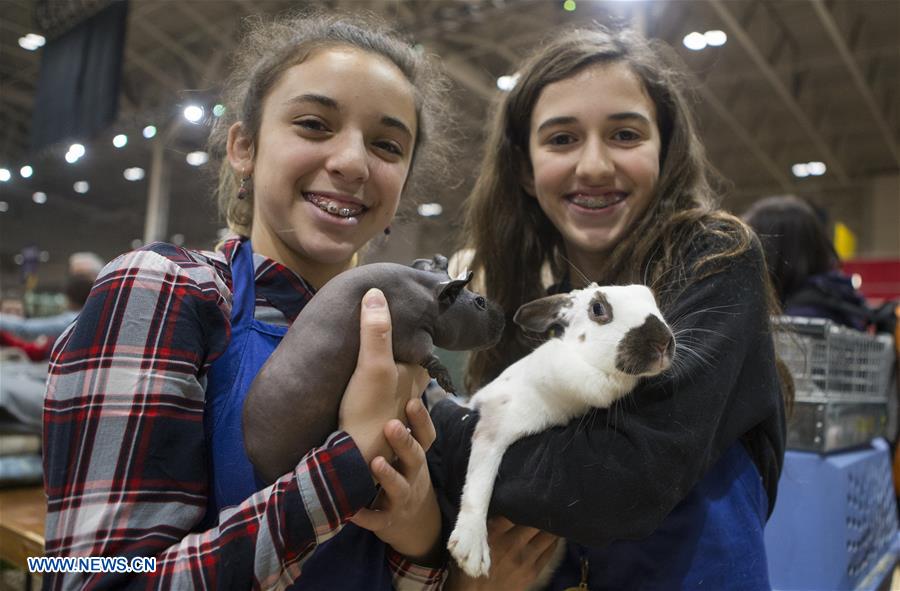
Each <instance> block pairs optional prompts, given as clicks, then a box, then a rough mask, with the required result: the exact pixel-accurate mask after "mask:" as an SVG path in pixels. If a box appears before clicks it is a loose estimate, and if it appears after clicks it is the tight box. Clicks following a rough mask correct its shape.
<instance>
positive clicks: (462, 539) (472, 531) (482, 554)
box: [447, 523, 491, 578]
mask: <svg viewBox="0 0 900 591" xmlns="http://www.w3.org/2000/svg"><path fill="white" fill-rule="evenodd" d="M447 549H448V550H449V551H450V555H451V556H453V558H454V560H456V563H457V564H458V565H459V566H460V568H462V569H463V571H465V573H466V574H467V575H469V576H470V577H474V578H477V577H484V576H487V574H488V572H489V571H490V570H491V548H490V546H488V542H487V528H486V526H485V525H482V526H481V527H480V528H479V527H478V526H477V525H476V526H466V525H465V524H462V523H457V525H456V527H455V528H454V530H453V533H452V534H450V541H449V542H448V543H447Z"/></svg>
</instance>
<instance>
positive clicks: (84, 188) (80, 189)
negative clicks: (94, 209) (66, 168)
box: [72, 181, 91, 195]
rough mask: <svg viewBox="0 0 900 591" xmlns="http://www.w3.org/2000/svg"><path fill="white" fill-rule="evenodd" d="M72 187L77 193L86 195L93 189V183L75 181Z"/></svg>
mask: <svg viewBox="0 0 900 591" xmlns="http://www.w3.org/2000/svg"><path fill="white" fill-rule="evenodd" d="M72 189H74V190H75V192H76V193H81V194H82V195H84V194H85V193H87V192H88V191H90V190H91V185H90V184H88V182H87V181H75V184H74V185H72Z"/></svg>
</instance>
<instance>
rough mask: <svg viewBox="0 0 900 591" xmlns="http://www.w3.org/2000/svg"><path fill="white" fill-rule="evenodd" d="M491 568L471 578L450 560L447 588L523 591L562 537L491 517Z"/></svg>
mask: <svg viewBox="0 0 900 591" xmlns="http://www.w3.org/2000/svg"><path fill="white" fill-rule="evenodd" d="M487 527H488V543H489V544H490V547H491V572H490V575H488V576H487V577H478V578H477V579H476V578H472V577H470V576H468V575H467V574H466V573H464V572H463V571H462V569H460V568H459V567H458V566H456V565H455V564H453V563H451V566H450V578H449V579H448V581H447V587H446V589H447V590H448V591H520V590H522V589H528V588H530V586H531V585H533V584H534V582H535V581H536V580H537V578H538V575H540V574H541V571H542V570H543V569H544V567H545V566H546V565H547V563H548V562H549V561H550V559H551V558H552V557H553V552H554V550H555V549H556V547H557V545H558V544H559V538H558V537H557V536H554V535H553V534H550V533H547V532H545V531H541V530H539V529H535V528H533V527H527V526H524V525H516V524H514V523H513V522H512V521H510V520H508V519H506V518H505V517H493V518H491V519H490V520H488V526H487Z"/></svg>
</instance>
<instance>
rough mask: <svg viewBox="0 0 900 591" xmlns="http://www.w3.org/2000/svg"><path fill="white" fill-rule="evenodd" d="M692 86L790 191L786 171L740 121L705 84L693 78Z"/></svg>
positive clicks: (773, 176)
mask: <svg viewBox="0 0 900 591" xmlns="http://www.w3.org/2000/svg"><path fill="white" fill-rule="evenodd" d="M694 87H695V88H696V89H697V91H698V92H699V93H700V95H701V96H702V97H703V100H704V101H706V104H707V105H709V106H710V107H712V110H713V111H715V112H716V115H718V116H719V118H720V119H721V120H722V121H724V122H725V124H726V125H727V126H728V127H729V128H730V129H731V132H732V133H733V134H734V135H735V136H736V137H737V138H738V139H739V140H740V141H741V143H743V144H744V145H745V146H746V147H747V149H748V150H750V152H751V153H752V154H753V156H755V157H756V159H757V160H758V161H759V163H760V164H762V166H763V168H764V169H765V170H766V172H767V173H769V176H771V177H772V179H774V180H775V182H777V183H778V185H779V186H780V187H781V189H782V190H783V191H784V192H786V193H790V192H791V191H793V189H794V184H793V183H792V182H791V180H790V179H789V178H788V176H787V173H785V172H784V171H783V170H781V168H780V167H779V166H778V164H777V163H776V162H775V161H774V160H772V158H771V157H770V156H769V154H768V153H767V152H766V151H765V150H763V149H762V147H761V146H760V145H759V143H758V142H757V141H756V140H755V139H753V136H752V135H750V132H749V131H747V129H746V128H745V127H744V126H743V125H741V123H740V121H738V120H737V119H736V118H735V116H734V115H732V114H731V111H730V110H729V109H728V108H727V107H725V105H724V104H722V101H720V100H719V98H718V97H717V96H716V95H715V94H713V92H712V91H711V90H710V89H709V87H708V86H706V84H704V83H703V82H700V81H699V80H696V79H695V83H694Z"/></svg>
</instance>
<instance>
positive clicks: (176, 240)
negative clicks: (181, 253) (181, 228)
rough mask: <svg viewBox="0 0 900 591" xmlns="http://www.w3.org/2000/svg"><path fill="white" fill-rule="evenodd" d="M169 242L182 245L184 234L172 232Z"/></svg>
mask: <svg viewBox="0 0 900 591" xmlns="http://www.w3.org/2000/svg"><path fill="white" fill-rule="evenodd" d="M169 242H171V243H172V244H174V245H175V246H182V245H184V234H172V237H171V238H169Z"/></svg>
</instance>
